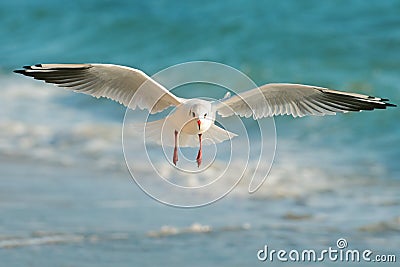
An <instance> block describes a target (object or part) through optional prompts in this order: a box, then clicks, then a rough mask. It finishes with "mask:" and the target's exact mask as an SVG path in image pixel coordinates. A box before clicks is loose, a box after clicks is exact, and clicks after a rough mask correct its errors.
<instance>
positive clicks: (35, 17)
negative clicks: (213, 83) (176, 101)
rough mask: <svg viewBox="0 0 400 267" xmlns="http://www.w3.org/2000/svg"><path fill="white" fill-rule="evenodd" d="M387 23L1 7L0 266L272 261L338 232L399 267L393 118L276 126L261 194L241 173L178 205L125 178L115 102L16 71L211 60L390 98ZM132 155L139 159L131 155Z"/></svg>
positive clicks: (293, 7)
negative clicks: (218, 191)
mask: <svg viewBox="0 0 400 267" xmlns="http://www.w3.org/2000/svg"><path fill="white" fill-rule="evenodd" d="M399 13H400V2H399V1H389V0H388V1H374V2H372V1H329V2H328V1H324V2H321V1H280V2H273V1H257V2H255V1H254V2H251V3H249V2H248V1H230V2H229V3H228V2H223V1H201V2H192V1H186V2H183V1H181V2H178V1H151V2H150V1H148V2H145V1H102V0H100V1H99V0H96V1H94V0H89V1H64V2H59V1H46V0H36V1H23V0H15V1H3V2H1V3H0V24H1V28H0V41H1V42H0V48H1V49H0V81H1V89H0V90H1V97H0V107H1V108H0V159H1V162H0V214H1V216H0V262H1V265H4V266H110V265H115V266H157V265H165V266H187V265H191V266H216V265H219V266H256V265H264V264H279V261H276V260H275V261H274V262H273V263H270V262H268V261H267V262H260V261H259V260H258V259H257V251H258V250H260V249H262V248H263V247H264V245H268V247H269V248H271V249H276V250H279V249H286V250H290V249H298V250H302V249H315V250H323V249H327V248H328V247H329V246H331V247H336V241H337V240H338V239H339V238H345V239H346V240H347V242H348V247H349V248H350V249H356V248H357V249H370V250H372V251H373V252H374V253H375V254H396V255H397V261H399V260H400V255H399V251H398V248H399V246H400V214H399V210H400V209H399V207H400V194H399V189H400V165H399V160H400V148H399V141H400V124H399V118H400V116H399V115H400V111H399V109H398V108H391V109H387V110H379V111H373V112H361V113H354V114H339V115H336V116H329V117H307V118H299V119H293V118H291V117H279V118H276V119H275V124H276V132H277V150H276V154H275V160H274V164H273V166H272V169H271V172H270V174H269V176H268V178H267V180H266V182H265V183H264V185H263V186H262V187H261V188H260V190H259V191H257V192H256V193H255V194H248V192H247V186H248V183H249V177H248V176H246V175H245V176H244V178H243V181H242V182H241V183H239V184H238V186H237V187H236V188H235V189H234V190H233V191H232V192H231V193H230V194H228V195H227V196H226V197H224V198H223V199H221V200H220V201H217V202H216V203H214V204H211V205H208V206H205V207H201V208H195V209H180V208H173V207H170V206H166V205H164V204H161V203H159V202H157V201H155V200H154V199H152V198H150V197H149V196H147V195H146V194H145V193H144V192H143V191H141V190H140V188H139V187H138V186H137V184H135V183H134V181H133V180H132V178H131V177H130V174H129V172H128V170H127V168H126V165H125V160H124V156H123V152H122V144H121V134H122V122H123V118H124V114H125V108H124V107H123V106H120V105H118V104H116V103H113V102H112V101H108V100H105V99H95V98H92V97H89V96H85V95H80V94H75V93H71V92H67V91H66V90H62V89H59V88H56V87H54V86H51V85H45V84H44V83H42V82H39V81H34V80H31V79H28V78H25V77H21V76H18V75H16V74H14V73H12V70H13V69H16V68H20V67H21V66H23V65H30V64H36V63H53V62H63V63H79V62H99V63H114V64H122V65H128V66H132V67H137V68H140V69H142V70H144V71H145V72H146V73H148V74H149V75H153V74H155V73H156V72H158V71H160V70H163V69H164V68H167V67H169V66H172V65H175V64H179V63H184V62H187V61H196V60H208V61H215V62H220V63H223V64H227V65H230V66H232V67H234V68H237V69H238V70H240V71H242V72H243V73H245V74H246V75H248V76H249V77H250V78H251V79H253V81H254V82H255V83H256V84H259V85H261V84H264V83H269V82H291V83H303V84H313V85H318V86H323V87H329V88H333V89H338V90H347V91H354V92H359V93H364V94H368V95H375V96H379V97H383V98H389V99H390V100H391V102H393V103H395V104H399V103H400V86H399V84H400V75H399V73H400V53H399V49H400V17H399V16H398V14H399ZM209 93H210V92H209V90H204V91H202V92H200V91H199V94H204V97H207V96H210V95H208V94H209ZM185 94H186V95H185ZM190 95H191V92H184V91H182V95H181V96H186V97H188V96H190ZM222 95H223V94H222ZM222 95H221V97H222ZM248 126H249V127H248V130H249V134H250V135H251V134H252V133H253V132H254V131H256V127H255V124H254V123H251V122H248ZM193 151H194V152H193ZM193 151H189V152H190V153H189V154H188V157H189V156H195V154H194V153H195V150H193ZM192 153H193V154H192ZM134 159H135V160H137V162H138V165H140V162H141V160H142V159H143V155H142V154H140V153H138V155H137V158H134ZM223 162H224V159H218V160H217V161H216V162H214V166H216V169H218V167H219V166H220V165H221V164H222V163H223ZM160 166H161V167H160V168H161V171H162V172H168V170H169V169H168V168H169V167H168V166H169V165H168V164H167V163H165V164H161V165H160ZM235 166H236V167H240V162H239V163H238V164H235ZM254 166H255V162H250V163H249V167H250V169H251V168H255V167H254ZM267 167H268V166H264V165H261V166H260V168H267ZM140 171H141V175H143V177H145V178H149V179H151V178H152V176H151V175H150V174H149V173H148V170H146V169H142V170H140ZM146 175H147V176H146ZM214 175H215V172H213V169H210V170H208V171H206V172H204V173H202V174H199V175H198V176H196V177H194V178H193V176H192V178H191V180H189V181H188V182H189V183H193V184H196V183H201V182H204V179H206V180H207V179H212V178H213V177H214ZM163 193H165V194H168V193H169V192H168V191H165V192H163ZM196 197H200V198H201V197H204V196H193V198H196ZM301 264H302V265H306V264H307V263H304V262H303V263H300V265H301ZM318 264H319V265H335V264H338V263H337V262H336V263H335V262H331V261H325V262H319V263H318ZM353 264H357V263H353Z"/></svg>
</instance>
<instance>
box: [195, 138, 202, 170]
mask: <svg viewBox="0 0 400 267" xmlns="http://www.w3.org/2000/svg"><path fill="white" fill-rule="evenodd" d="M201 135H202V134H199V143H200V147H199V153H197V158H196V161H197V167H200V164H201V160H202V153H201Z"/></svg>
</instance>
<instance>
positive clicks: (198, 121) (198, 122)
mask: <svg viewBox="0 0 400 267" xmlns="http://www.w3.org/2000/svg"><path fill="white" fill-rule="evenodd" d="M197 125H198V126H199V131H200V125H201V121H200V120H197Z"/></svg>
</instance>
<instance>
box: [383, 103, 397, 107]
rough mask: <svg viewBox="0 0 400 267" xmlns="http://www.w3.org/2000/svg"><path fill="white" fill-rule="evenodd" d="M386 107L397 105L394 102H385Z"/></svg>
mask: <svg viewBox="0 0 400 267" xmlns="http://www.w3.org/2000/svg"><path fill="white" fill-rule="evenodd" d="M385 104H386V106H387V107H397V105H396V104H392V103H385Z"/></svg>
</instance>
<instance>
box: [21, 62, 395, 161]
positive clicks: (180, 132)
mask: <svg viewBox="0 0 400 267" xmlns="http://www.w3.org/2000/svg"><path fill="white" fill-rule="evenodd" d="M14 72H16V73H20V74H23V75H26V76H30V77H33V78H35V79H37V80H43V81H45V82H47V83H52V84H56V85H57V86H60V87H65V88H67V89H70V90H72V91H75V92H79V93H84V94H89V95H92V96H94V97H97V98H99V97H106V98H110V99H112V100H115V101H117V102H119V103H120V104H123V105H125V106H126V107H128V108H130V109H133V110H134V109H136V108H140V109H148V110H149V111H150V113H151V114H154V113H158V112H161V111H162V110H164V109H166V108H168V107H171V106H174V107H175V110H174V112H173V113H171V114H170V115H168V116H166V117H165V118H163V119H160V120H156V121H152V122H147V123H146V126H145V132H146V133H147V134H148V136H149V138H150V140H152V141H157V142H160V139H161V137H160V135H161V132H163V131H164V132H165V133H166V135H167V137H168V138H166V144H167V145H171V146H173V147H174V152H173V158H172V160H173V163H174V164H175V165H176V163H177V161H178V147H179V146H181V147H182V146H197V142H198V143H199V151H198V154H197V158H196V160H197V165H198V167H199V166H200V164H201V161H202V137H203V138H204V137H207V138H211V139H212V140H213V141H214V142H215V143H219V142H222V141H225V140H228V139H231V138H233V137H235V136H236V134H234V133H231V132H229V131H227V130H225V129H223V128H221V127H219V126H217V125H215V124H214V122H215V115H216V113H218V114H219V115H221V116H222V117H227V116H232V115H238V116H241V117H246V118H249V117H251V116H252V117H253V118H254V119H260V118H264V117H271V116H276V115H292V116H293V117H303V116H306V115H319V116H322V115H335V114H336V113H338V112H341V113H346V112H349V111H362V110H374V109H385V108H386V107H388V106H391V107H395V106H396V105H394V104H391V103H388V101H389V100H388V99H384V98H379V97H373V96H367V95H362V94H356V93H347V92H342V91H336V90H331V89H327V88H322V87H316V86H310V85H302V84H289V83H273V84H265V85H263V86H260V87H257V88H254V89H252V90H249V91H246V92H243V93H240V94H237V95H234V96H230V95H229V94H227V95H226V97H224V98H223V99H221V100H217V101H206V100H203V99H196V98H193V99H185V98H181V97H177V96H175V95H174V94H172V93H171V92H170V91H168V90H167V89H166V88H165V87H164V86H162V85H161V84H159V83H158V82H156V81H155V80H153V79H152V78H151V77H149V76H148V75H146V74H145V73H144V72H143V71H141V70H138V69H134V68H130V67H126V66H120V65H113V64H37V65H32V66H24V67H23V69H18V70H14ZM141 87H142V88H143V87H145V90H140V94H139V93H138V94H139V95H138V96H136V97H134V95H135V93H136V92H138V91H139V90H138V89H139V88H141Z"/></svg>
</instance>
